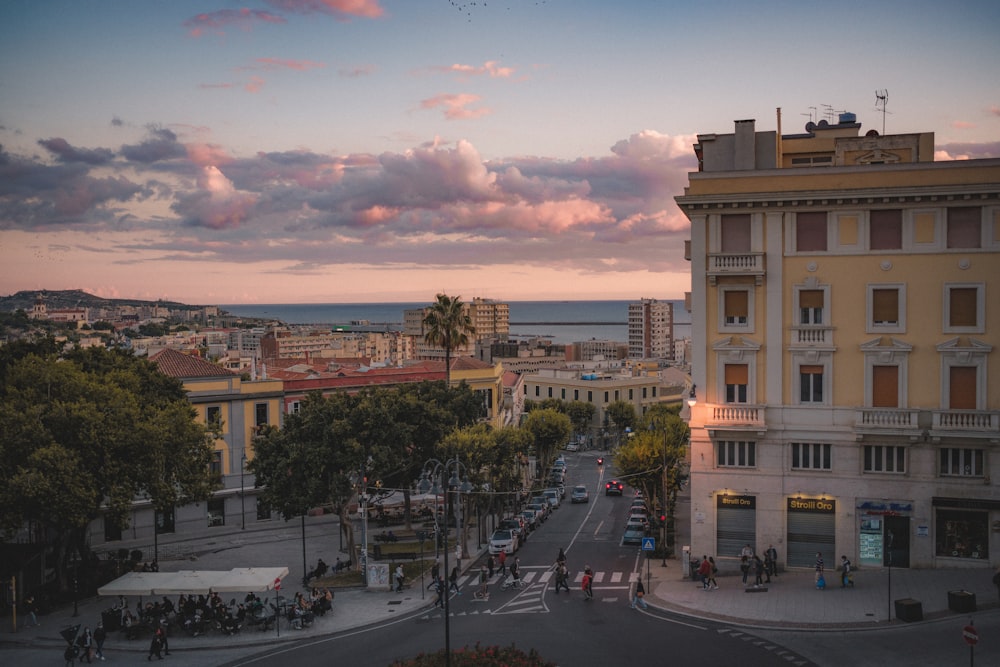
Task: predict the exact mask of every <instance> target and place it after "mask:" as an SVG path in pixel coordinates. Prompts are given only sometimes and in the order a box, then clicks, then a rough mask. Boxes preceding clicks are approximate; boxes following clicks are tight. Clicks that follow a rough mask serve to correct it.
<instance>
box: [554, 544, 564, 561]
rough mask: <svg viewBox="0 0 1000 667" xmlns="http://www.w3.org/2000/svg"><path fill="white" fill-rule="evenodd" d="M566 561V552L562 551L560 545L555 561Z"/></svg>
mask: <svg viewBox="0 0 1000 667" xmlns="http://www.w3.org/2000/svg"><path fill="white" fill-rule="evenodd" d="M565 562H566V552H565V551H563V548H562V547H559V554H558V555H557V556H556V563H565Z"/></svg>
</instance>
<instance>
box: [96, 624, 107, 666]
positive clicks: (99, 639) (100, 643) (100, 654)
mask: <svg viewBox="0 0 1000 667" xmlns="http://www.w3.org/2000/svg"><path fill="white" fill-rule="evenodd" d="M107 638H108V632H107V630H105V629H104V621H101V622H99V623H98V624H97V627H96V628H95V629H94V644H95V645H96V646H97V651H96V652H95V653H94V657H95V658H98V659H100V660H104V642H105V640H107Z"/></svg>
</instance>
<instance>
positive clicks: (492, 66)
mask: <svg viewBox="0 0 1000 667" xmlns="http://www.w3.org/2000/svg"><path fill="white" fill-rule="evenodd" d="M431 69H434V70H436V71H439V72H455V73H457V74H463V75H467V76H483V75H488V76H490V77H491V78H494V79H508V78H510V77H511V76H513V75H514V72H515V69H514V68H513V67H500V66H499V65H497V62H496V61H495V60H488V61H486V62H485V63H483V64H482V65H480V66H479V67H476V66H474V65H461V64H458V63H456V64H454V65H447V66H442V67H433V68H431Z"/></svg>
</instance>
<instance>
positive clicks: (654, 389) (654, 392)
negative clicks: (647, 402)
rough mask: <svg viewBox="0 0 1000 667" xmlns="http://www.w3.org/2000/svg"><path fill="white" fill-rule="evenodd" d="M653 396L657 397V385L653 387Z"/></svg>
mask: <svg viewBox="0 0 1000 667" xmlns="http://www.w3.org/2000/svg"><path fill="white" fill-rule="evenodd" d="M653 398H656V387H653Z"/></svg>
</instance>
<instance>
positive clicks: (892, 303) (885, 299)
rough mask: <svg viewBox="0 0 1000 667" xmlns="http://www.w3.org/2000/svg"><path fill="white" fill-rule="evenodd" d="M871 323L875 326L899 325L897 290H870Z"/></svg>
mask: <svg viewBox="0 0 1000 667" xmlns="http://www.w3.org/2000/svg"><path fill="white" fill-rule="evenodd" d="M872 323H873V324H874V325H875V326H883V325H889V326H896V325H898V324H899V290H897V289H892V288H886V289H874V290H872Z"/></svg>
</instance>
